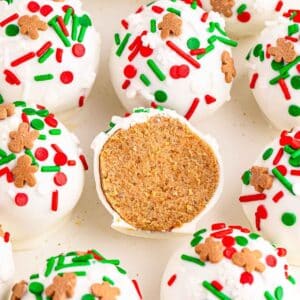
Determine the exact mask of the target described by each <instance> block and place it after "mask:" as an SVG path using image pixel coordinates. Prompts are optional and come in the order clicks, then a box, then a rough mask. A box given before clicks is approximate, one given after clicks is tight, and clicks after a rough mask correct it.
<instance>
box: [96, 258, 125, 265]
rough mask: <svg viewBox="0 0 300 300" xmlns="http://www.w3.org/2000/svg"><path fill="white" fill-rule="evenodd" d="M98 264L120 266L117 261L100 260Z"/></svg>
mask: <svg viewBox="0 0 300 300" xmlns="http://www.w3.org/2000/svg"><path fill="white" fill-rule="evenodd" d="M99 262H100V263H101V264H110V265H115V266H118V265H119V264H120V260H119V259H102V260H100V261H99Z"/></svg>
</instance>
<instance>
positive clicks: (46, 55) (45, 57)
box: [38, 48, 54, 64]
mask: <svg viewBox="0 0 300 300" xmlns="http://www.w3.org/2000/svg"><path fill="white" fill-rule="evenodd" d="M53 53H54V49H53V48H49V49H48V50H47V51H46V52H45V53H44V54H43V55H42V56H41V57H40V58H39V59H38V62H39V63H40V64H42V63H44V62H45V61H46V60H47V59H48V58H49V57H50V56H51V55H52V54H53Z"/></svg>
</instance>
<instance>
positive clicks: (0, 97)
mask: <svg viewBox="0 0 300 300" xmlns="http://www.w3.org/2000/svg"><path fill="white" fill-rule="evenodd" d="M2 103H4V99H3V97H2V95H1V94H0V104H2Z"/></svg>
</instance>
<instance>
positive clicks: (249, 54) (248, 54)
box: [246, 49, 252, 60]
mask: <svg viewBox="0 0 300 300" xmlns="http://www.w3.org/2000/svg"><path fill="white" fill-rule="evenodd" d="M251 54H252V49H250V50H249V52H248V53H247V55H246V60H250V58H251Z"/></svg>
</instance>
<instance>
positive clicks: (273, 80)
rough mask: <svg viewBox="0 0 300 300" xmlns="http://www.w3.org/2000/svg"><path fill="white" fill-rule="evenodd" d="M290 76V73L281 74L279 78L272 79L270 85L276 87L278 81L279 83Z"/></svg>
mask: <svg viewBox="0 0 300 300" xmlns="http://www.w3.org/2000/svg"><path fill="white" fill-rule="evenodd" d="M289 76H290V75H289V74H288V73H284V74H280V75H279V76H277V77H274V78H273V79H271V80H270V81H269V83H270V84H271V85H275V84H277V83H278V81H279V80H280V79H286V78H288V77H289Z"/></svg>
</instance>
